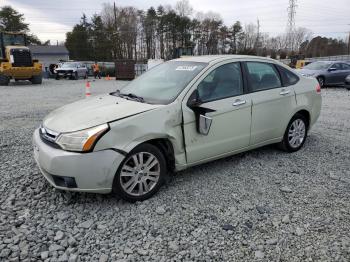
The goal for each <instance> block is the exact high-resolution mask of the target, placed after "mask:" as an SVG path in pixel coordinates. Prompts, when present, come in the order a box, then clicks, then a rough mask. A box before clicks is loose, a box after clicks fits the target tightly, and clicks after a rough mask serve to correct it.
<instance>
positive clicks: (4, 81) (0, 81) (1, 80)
mask: <svg viewBox="0 0 350 262" xmlns="http://www.w3.org/2000/svg"><path fill="white" fill-rule="evenodd" d="M9 83H10V78H9V77H8V76H5V75H0V85H2V86H8V85H9Z"/></svg>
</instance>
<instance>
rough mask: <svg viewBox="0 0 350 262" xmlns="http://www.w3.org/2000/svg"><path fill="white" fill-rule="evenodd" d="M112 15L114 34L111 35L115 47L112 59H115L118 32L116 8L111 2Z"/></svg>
mask: <svg viewBox="0 0 350 262" xmlns="http://www.w3.org/2000/svg"><path fill="white" fill-rule="evenodd" d="M113 13H114V33H113V38H114V41H115V43H114V45H115V47H116V48H115V53H114V58H115V59H116V58H117V41H118V35H117V34H118V31H117V8H116V6H115V2H113Z"/></svg>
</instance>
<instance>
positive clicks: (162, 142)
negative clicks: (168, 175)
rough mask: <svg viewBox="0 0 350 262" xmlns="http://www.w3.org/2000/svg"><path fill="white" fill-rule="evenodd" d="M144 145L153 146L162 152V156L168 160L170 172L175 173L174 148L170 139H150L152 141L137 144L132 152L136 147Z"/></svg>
mask: <svg viewBox="0 0 350 262" xmlns="http://www.w3.org/2000/svg"><path fill="white" fill-rule="evenodd" d="M143 144H151V145H153V146H155V147H157V148H158V149H159V150H160V151H161V152H162V154H163V156H164V158H165V160H166V164H167V169H168V171H169V172H173V171H174V170H175V153H174V146H173V144H172V143H171V141H170V139H169V138H165V137H163V138H154V139H150V140H145V141H143V142H141V143H139V144H137V145H136V146H134V147H133V149H132V150H134V149H135V148H136V147H138V146H140V145H143ZM132 150H131V151H132ZM131 151H130V152H131Z"/></svg>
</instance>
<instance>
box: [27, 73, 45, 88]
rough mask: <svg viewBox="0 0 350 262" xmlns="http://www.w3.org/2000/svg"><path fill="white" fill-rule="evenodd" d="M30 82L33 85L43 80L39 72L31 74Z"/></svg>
mask: <svg viewBox="0 0 350 262" xmlns="http://www.w3.org/2000/svg"><path fill="white" fill-rule="evenodd" d="M30 82H32V84H34V85H40V84H41V83H42V82H43V76H42V75H41V74H40V75H37V76H32V78H31V79H30Z"/></svg>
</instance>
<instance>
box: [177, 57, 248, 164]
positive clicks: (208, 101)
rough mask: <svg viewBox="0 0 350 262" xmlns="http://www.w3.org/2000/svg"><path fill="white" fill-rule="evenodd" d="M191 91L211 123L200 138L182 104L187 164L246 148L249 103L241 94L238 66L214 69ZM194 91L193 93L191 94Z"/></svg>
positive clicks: (223, 65)
mask: <svg viewBox="0 0 350 262" xmlns="http://www.w3.org/2000/svg"><path fill="white" fill-rule="evenodd" d="M198 83H199V84H197V85H196V86H195V87H194V89H197V90H198V94H199V98H200V100H201V101H202V103H201V105H200V107H201V108H203V109H206V110H207V113H206V114H205V116H206V117H208V118H210V119H212V122H211V125H210V128H209V132H208V134H206V135H203V134H200V133H199V132H198V128H197V126H196V115H195V112H194V111H193V110H192V109H191V108H189V107H188V106H187V99H185V100H184V101H183V105H182V107H183V119H184V136H185V146H186V154H187V162H188V164H193V163H196V162H201V161H205V160H209V159H211V158H216V157H219V156H222V155H224V154H227V153H230V152H234V151H237V150H240V149H242V148H246V147H248V145H249V139H250V123H251V105H252V104H251V99H250V96H249V95H246V94H244V84H243V79H242V72H241V65H240V63H237V62H236V63H227V62H226V63H225V64H220V65H217V66H215V68H213V69H212V70H211V71H209V72H208V73H207V74H206V75H204V76H203V77H201V79H200V80H199V81H198ZM194 89H193V90H192V91H194ZM208 111H209V112H208Z"/></svg>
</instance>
